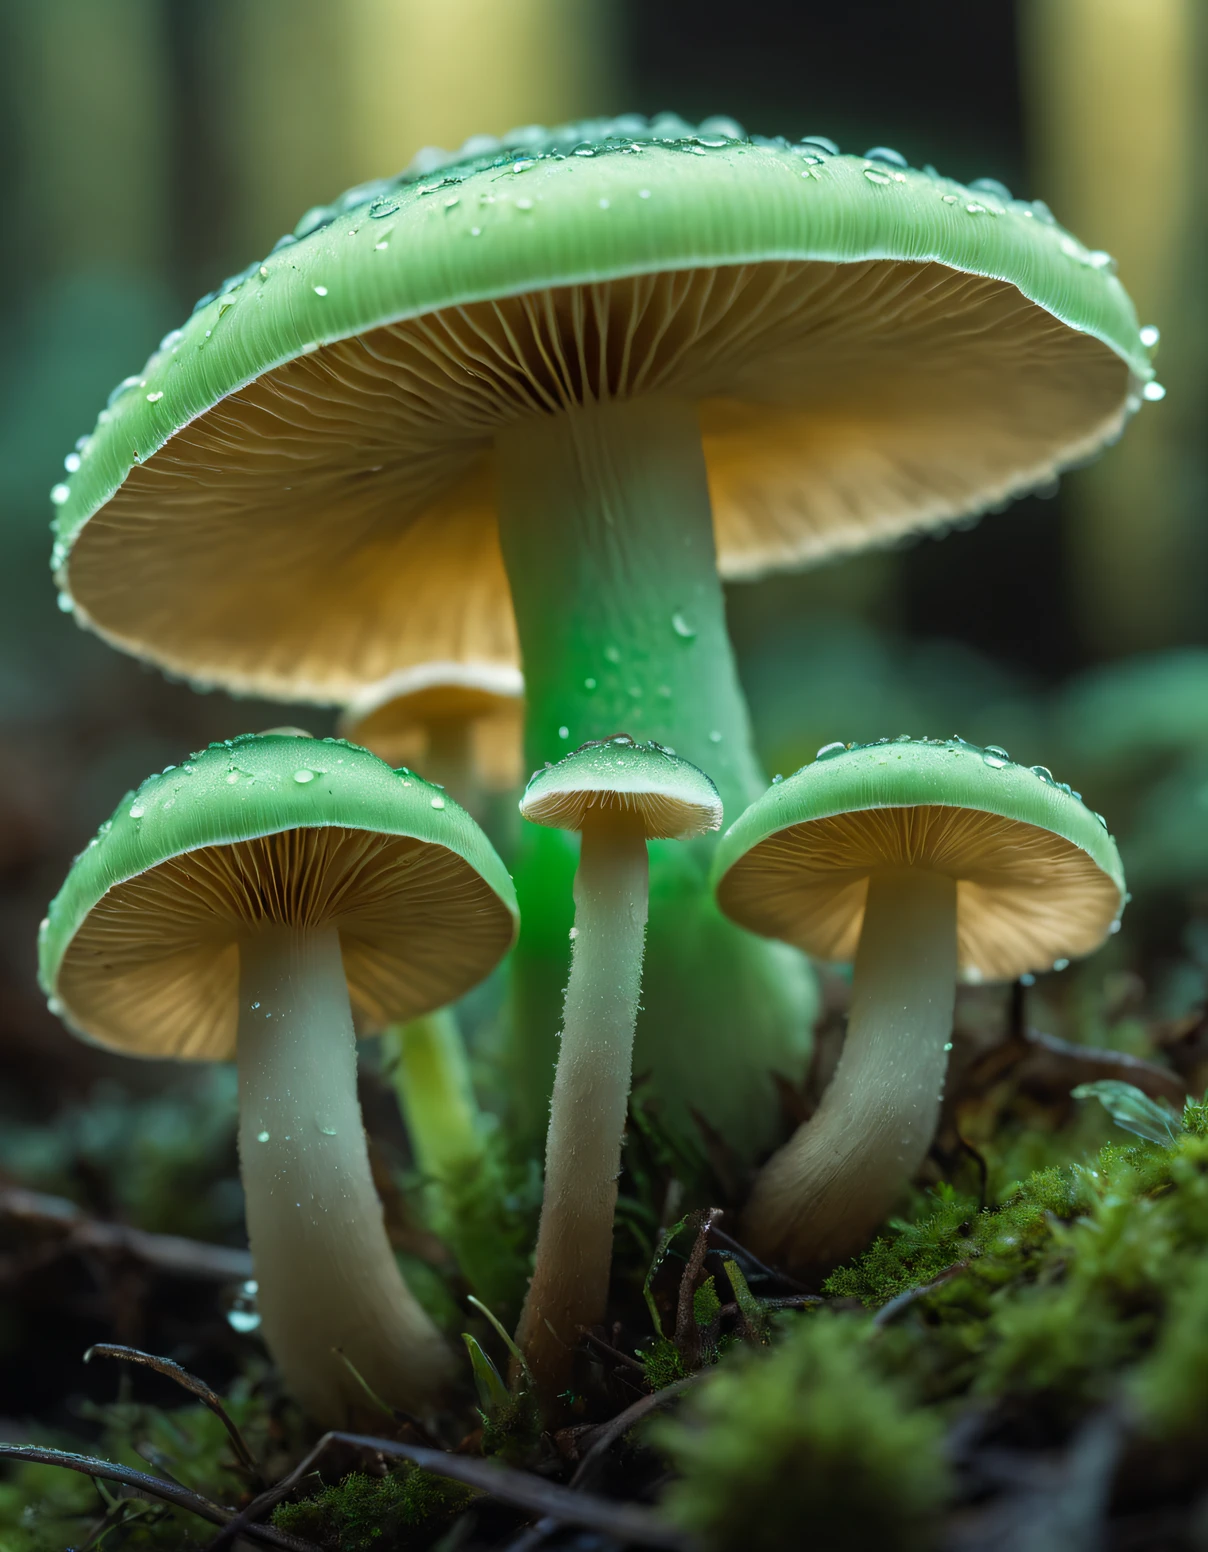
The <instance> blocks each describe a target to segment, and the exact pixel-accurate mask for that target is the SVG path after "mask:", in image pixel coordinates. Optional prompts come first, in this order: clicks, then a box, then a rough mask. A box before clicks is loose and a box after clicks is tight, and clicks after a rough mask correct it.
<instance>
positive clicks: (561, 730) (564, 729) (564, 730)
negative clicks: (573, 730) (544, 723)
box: [558, 723, 570, 738]
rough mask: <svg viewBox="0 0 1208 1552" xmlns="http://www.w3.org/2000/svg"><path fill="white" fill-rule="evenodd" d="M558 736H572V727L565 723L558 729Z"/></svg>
mask: <svg viewBox="0 0 1208 1552" xmlns="http://www.w3.org/2000/svg"><path fill="white" fill-rule="evenodd" d="M558 737H559V738H569V737H570V729H569V728H568V727H567V726H566V724H565V723H563V724H562V726H561V727H560V728H559V729H558Z"/></svg>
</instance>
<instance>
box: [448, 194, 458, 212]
mask: <svg viewBox="0 0 1208 1552" xmlns="http://www.w3.org/2000/svg"><path fill="white" fill-rule="evenodd" d="M460 204H461V196H460V195H458V194H450V196H449V198H448V199H447V200H445V209H446V210H452V209H453V206H454V205H460Z"/></svg>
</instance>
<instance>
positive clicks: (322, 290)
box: [311, 286, 327, 296]
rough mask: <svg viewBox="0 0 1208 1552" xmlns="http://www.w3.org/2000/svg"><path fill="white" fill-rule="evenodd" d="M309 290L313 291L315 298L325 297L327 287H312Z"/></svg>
mask: <svg viewBox="0 0 1208 1552" xmlns="http://www.w3.org/2000/svg"><path fill="white" fill-rule="evenodd" d="M311 289H312V290H313V291H314V293H315V295H316V296H326V295H327V287H326V286H312V287H311Z"/></svg>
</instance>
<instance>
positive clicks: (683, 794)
mask: <svg viewBox="0 0 1208 1552" xmlns="http://www.w3.org/2000/svg"><path fill="white" fill-rule="evenodd" d="M520 812H521V813H522V814H523V815H524V817H525V818H526V819H528V820H531V821H532V823H533V824H539V825H547V826H549V827H550V828H552V829H555V830H582V829H583V827H584V825H586V824H590V823H591V822H592V820H593V819H605V820H606V819H607V818H609V817H611V816H614V815H615V816H618V817H621V818H627V819H636V820H637V821H638V822H639V823H640V825H641V826H642V828H643V830H644V831H645V835H646V839H647V840H648V841H652V840H658V839H663V840H681V841H682V840H689V839H691V838H692V837H693V836H698V835H705V834H706V833H707V832H708V831H710V830H716V829H717V828H718V827H719V826H720V824H721V820H722V806H721V798H720V797H719V796H718V794H717V788H716V787H715V786H714V785H713V783H712V781H710V779H709V778H708V776H706V775H705V773H704V771H702V770H700V769H698V768H697V767H696V766H695V765H693V764H692V763H691V762H690V761H688V760H683V759H681V758H680V757H679V756H678V755H676V754H675V753H674V752H673V751H672V750H669V749H664V748H663V747H662V745H660V744H655V743H644V744H640V743H635V742H634V741H633V739H632V738H629V737H628V736H627V735H626V734H618V735H617V736H616V737H614V738H603V739H593V740H592V741H591V742H590V743H586V744H583V745H582V746H581V747H580V748H578V749H576V750H574V752H573V753H571V754H568V755H567V756H566V757H565V759H562V760H559V761H558V762H557V764H555V765H548V766H546V768H545V769H544V770H541V771H537V772H536V774H535V775H534V776H533V777H532V778H531V779H530V781H529V784H528V786H527V787H526V788H525V791H524V796H523V798H521V800H520Z"/></svg>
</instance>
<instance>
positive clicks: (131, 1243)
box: [0, 1186, 252, 1283]
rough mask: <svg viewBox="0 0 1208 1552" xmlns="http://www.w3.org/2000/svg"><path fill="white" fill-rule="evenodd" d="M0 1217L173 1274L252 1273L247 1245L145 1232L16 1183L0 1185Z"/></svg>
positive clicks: (241, 1276)
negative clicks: (54, 1231) (239, 1246)
mask: <svg viewBox="0 0 1208 1552" xmlns="http://www.w3.org/2000/svg"><path fill="white" fill-rule="evenodd" d="M0 1217H3V1218H12V1219H16V1220H17V1221H18V1222H22V1223H32V1224H36V1225H37V1226H38V1227H41V1228H52V1229H57V1230H59V1231H60V1233H62V1234H63V1235H64V1236H65V1237H66V1238H67V1240H68V1243H69V1245H71V1246H74V1247H78V1248H80V1249H82V1250H100V1251H120V1252H123V1253H124V1254H126V1255H129V1256H133V1257H134V1258H135V1259H136V1260H138V1261H145V1262H146V1263H147V1265H148V1266H152V1267H154V1268H155V1269H156V1271H159V1272H166V1273H169V1274H170V1275H172V1276H174V1277H195V1278H198V1279H199V1280H202V1281H206V1282H216V1283H232V1282H243V1281H245V1280H246V1279H247V1278H249V1277H250V1276H251V1275H252V1258H251V1256H250V1255H249V1253H248V1252H247V1251H246V1250H232V1249H231V1248H230V1247H229V1246H227V1245H206V1244H202V1243H201V1241H200V1240H195V1239H183V1238H181V1237H180V1236H179V1235H177V1234H149V1233H148V1232H147V1231H146V1230H145V1229H132V1228H130V1227H129V1225H128V1224H124V1223H105V1222H103V1221H102V1220H101V1219H99V1218H90V1217H89V1216H88V1215H87V1213H85V1212H83V1211H82V1210H81V1209H80V1208H79V1207H78V1206H77V1205H76V1203H75V1202H72V1201H69V1200H68V1199H67V1198H66V1197H65V1196H48V1195H46V1194H45V1193H44V1192H42V1191H26V1190H24V1189H23V1188H22V1187H20V1186H9V1187H6V1188H5V1189H3V1190H0Z"/></svg>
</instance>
